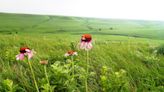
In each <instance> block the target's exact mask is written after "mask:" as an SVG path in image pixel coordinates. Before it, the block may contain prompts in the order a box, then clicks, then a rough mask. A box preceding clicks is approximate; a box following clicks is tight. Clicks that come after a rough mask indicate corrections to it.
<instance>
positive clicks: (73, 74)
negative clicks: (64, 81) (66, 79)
mask: <svg viewBox="0 0 164 92" xmlns="http://www.w3.org/2000/svg"><path fill="white" fill-rule="evenodd" d="M71 61H72V68H73V74H72V75H73V79H74V75H75V66H74V61H73V56H71Z"/></svg>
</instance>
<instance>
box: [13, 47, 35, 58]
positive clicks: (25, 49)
mask: <svg viewBox="0 0 164 92" xmlns="http://www.w3.org/2000/svg"><path fill="white" fill-rule="evenodd" d="M19 52H20V54H18V55H16V60H24V57H25V56H27V57H28V59H31V58H32V57H33V55H34V52H35V51H34V50H31V49H30V48H28V47H21V48H20V50H19Z"/></svg>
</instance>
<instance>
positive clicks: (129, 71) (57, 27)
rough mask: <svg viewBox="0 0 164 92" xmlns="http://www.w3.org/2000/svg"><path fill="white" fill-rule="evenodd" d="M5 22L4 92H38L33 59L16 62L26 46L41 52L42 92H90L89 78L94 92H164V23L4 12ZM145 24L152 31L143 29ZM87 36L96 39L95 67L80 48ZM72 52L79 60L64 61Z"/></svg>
mask: <svg viewBox="0 0 164 92" xmlns="http://www.w3.org/2000/svg"><path fill="white" fill-rule="evenodd" d="M0 19H1V20H2V21H4V22H2V23H0V92H36V88H35V85H34V82H33V78H32V74H31V72H30V68H29V66H28V63H27V61H26V60H25V61H17V60H16V58H15V56H16V55H17V54H18V53H19V48H20V47H21V46H25V45H26V46H28V47H30V48H31V49H34V50H35V51H36V52H37V53H36V54H35V56H34V57H33V59H32V60H31V61H30V62H31V63H32V67H33V69H34V74H35V78H36V81H37V84H38V87H39V90H40V92H51V91H53V92H73V91H74V92H85V91H86V90H85V87H86V85H85V80H86V78H87V83H88V92H163V89H164V69H163V67H164V62H163V61H164V56H163V54H162V53H164V49H163V48H164V46H162V44H163V43H164V41H163V36H162V35H163V34H162V33H163V31H162V30H163V26H162V25H163V24H162V23H160V22H141V21H139V23H137V22H132V21H125V20H124V21H122V22H121V23H122V24H121V23H119V22H120V21H118V20H108V21H106V20H99V19H97V20H96V19H90V20H87V19H85V18H76V17H60V16H58V17H53V16H50V17H49V16H32V15H17V14H15V15H13V14H1V16H0ZM45 19H46V20H45ZM5 20H6V21H5ZM75 20H76V21H75ZM55 21H57V22H55ZM38 22H39V24H38V25H36V24H37V23H38ZM102 22H103V23H102ZM124 22H125V23H124ZM5 23H6V24H5ZM107 23H108V25H107ZM112 23H113V24H112ZM26 24H27V25H26ZM86 24H87V25H86ZM111 24H112V28H110V25H111ZM123 24H124V25H123ZM154 24H160V25H161V26H160V25H154ZM88 25H89V26H88ZM98 25H99V26H98ZM129 25H131V26H129ZM132 25H133V26H132ZM137 25H139V26H137ZM150 25H154V26H150ZM100 26H101V29H100ZM141 26H143V27H144V29H142V28H141V29H142V30H146V31H142V30H141V29H138V28H137V27H141ZM159 26H160V27H159ZM88 27H89V28H88ZM107 28H108V29H107ZM123 28H124V30H122V29H123ZM131 28H132V29H131ZM135 28H136V29H135ZM146 28H147V29H146ZM119 29H121V30H119ZM125 30H126V31H125ZM128 30H129V31H128ZM131 30H135V31H133V32H130V31H131ZM137 30H139V32H138V31H137ZM148 30H149V31H148ZM154 30H158V32H157V33H158V34H157V33H153V32H155V31H154ZM141 31H142V32H141ZM114 32H115V33H114ZM83 33H90V34H92V37H93V49H92V50H90V51H89V65H86V51H83V50H80V49H78V43H79V41H80V38H81V35H82V34H83ZM159 34H160V36H157V35H159ZM159 48H160V49H159ZM68 50H75V51H77V52H78V56H74V57H73V59H72V58H71V57H64V54H65V53H66V52H67V51H68ZM41 60H48V65H46V66H45V65H41V64H40V63H39V62H40V61H41ZM73 62H74V64H72V63H73ZM72 65H74V66H72ZM86 66H88V67H89V72H88V73H86ZM44 67H46V68H47V75H48V80H49V84H50V85H49V84H48V82H47V79H46V77H45V71H44Z"/></svg>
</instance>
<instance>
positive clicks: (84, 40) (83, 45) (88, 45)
mask: <svg viewBox="0 0 164 92" xmlns="http://www.w3.org/2000/svg"><path fill="white" fill-rule="evenodd" d="M92 47H93V46H92V36H91V35H90V34H83V35H82V37H81V42H80V49H84V50H90V49H92Z"/></svg>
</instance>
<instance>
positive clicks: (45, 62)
mask: <svg viewBox="0 0 164 92" xmlns="http://www.w3.org/2000/svg"><path fill="white" fill-rule="evenodd" d="M39 63H40V64H41V65H47V64H48V60H41V61H40V62H39Z"/></svg>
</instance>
